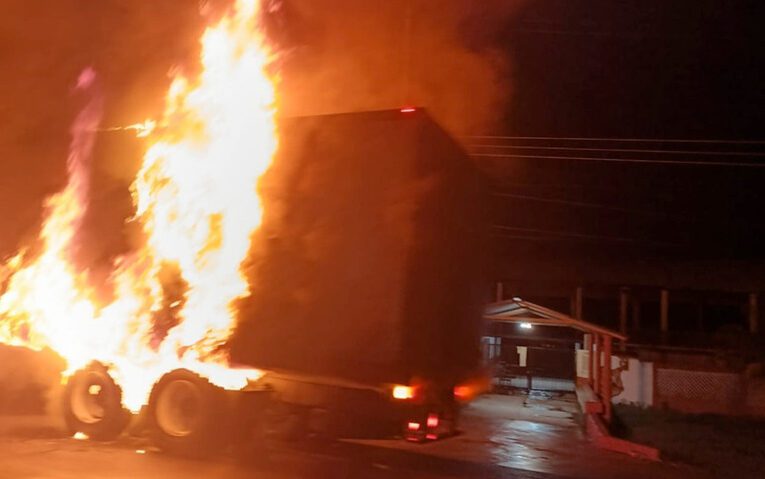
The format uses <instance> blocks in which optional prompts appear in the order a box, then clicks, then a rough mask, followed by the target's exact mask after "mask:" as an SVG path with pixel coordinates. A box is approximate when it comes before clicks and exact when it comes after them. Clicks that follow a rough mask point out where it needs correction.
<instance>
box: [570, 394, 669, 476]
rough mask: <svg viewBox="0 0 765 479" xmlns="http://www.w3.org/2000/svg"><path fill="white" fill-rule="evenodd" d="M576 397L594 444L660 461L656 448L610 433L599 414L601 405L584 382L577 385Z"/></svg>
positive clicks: (659, 454)
mask: <svg viewBox="0 0 765 479" xmlns="http://www.w3.org/2000/svg"><path fill="white" fill-rule="evenodd" d="M576 398H577V401H578V402H579V407H580V409H581V410H582V413H583V414H584V422H585V424H584V426H585V430H586V431H587V436H588V437H589V438H590V440H591V441H592V443H593V444H595V446H597V447H599V448H601V449H606V450H608V451H614V452H620V453H622V454H629V455H630V456H632V457H639V458H642V459H647V460H649V461H657V462H658V461H661V453H660V451H659V450H658V449H657V448H655V447H651V446H646V445H645V444H638V443H635V442H632V441H628V440H626V439H621V438H618V437H614V436H612V435H611V433H610V432H609V431H608V427H606V424H605V423H604V422H603V418H602V417H601V414H602V413H603V405H602V404H601V403H600V401H598V400H597V397H596V396H595V394H594V393H593V392H592V389H591V388H590V387H589V386H587V385H584V384H583V385H579V386H577V388H576Z"/></svg>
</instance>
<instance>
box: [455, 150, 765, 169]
mask: <svg viewBox="0 0 765 479" xmlns="http://www.w3.org/2000/svg"><path fill="white" fill-rule="evenodd" d="M470 156H473V157H482V158H510V159H512V158H520V159H534V158H537V159H547V160H573V161H595V162H602V163H637V164H660V165H678V166H736V167H748V168H765V163H742V162H732V161H730V162H728V161H694V160H690V161H673V160H647V159H638V158H594V157H591V156H548V155H510V154H499V153H470Z"/></svg>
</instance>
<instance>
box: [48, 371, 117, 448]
mask: <svg viewBox="0 0 765 479" xmlns="http://www.w3.org/2000/svg"><path fill="white" fill-rule="evenodd" d="M63 413H64V421H65V423H66V427H67V430H68V432H69V433H70V434H72V435H74V434H76V433H81V434H85V435H86V436H87V437H88V438H90V439H93V440H95V441H111V440H114V439H116V438H117V437H118V436H119V435H120V434H122V431H123V430H124V429H125V428H126V427H127V425H128V423H129V422H130V417H131V414H130V412H129V411H128V410H127V409H125V408H124V407H123V406H122V389H120V387H119V386H118V385H117V383H115V382H114V380H113V379H112V377H111V376H110V375H109V371H108V369H107V368H106V366H104V365H103V364H101V363H98V362H93V363H90V364H89V365H88V366H86V367H85V368H83V369H80V370H78V371H77V372H75V373H74V374H73V375H72V376H71V377H70V378H69V380H68V381H67V383H66V388H65V390H64V398H63Z"/></svg>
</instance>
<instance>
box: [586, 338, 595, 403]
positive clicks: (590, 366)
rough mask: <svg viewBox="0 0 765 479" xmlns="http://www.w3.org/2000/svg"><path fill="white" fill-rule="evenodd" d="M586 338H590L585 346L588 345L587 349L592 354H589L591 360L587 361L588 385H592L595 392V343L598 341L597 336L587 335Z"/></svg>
mask: <svg viewBox="0 0 765 479" xmlns="http://www.w3.org/2000/svg"><path fill="white" fill-rule="evenodd" d="M585 337H589V341H585V344H587V343H589V344H587V349H588V351H589V352H590V354H589V356H588V357H589V360H588V361H587V384H589V385H590V388H592V390H593V391H594V390H595V380H594V379H595V378H594V373H595V367H594V364H595V341H596V340H597V339H596V338H597V336H596V335H594V334H586V335H585Z"/></svg>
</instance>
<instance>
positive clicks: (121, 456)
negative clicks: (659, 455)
mask: <svg viewBox="0 0 765 479" xmlns="http://www.w3.org/2000/svg"><path fill="white" fill-rule="evenodd" d="M254 456H256V457H251V458H247V457H235V456H234V455H230V454H228V455H225V456H222V457H218V458H214V459H209V460H192V459H185V458H178V457H173V456H169V455H167V454H164V453H161V452H159V451H156V450H153V449H151V448H149V447H146V446H145V445H144V444H142V442H141V441H139V440H132V439H126V440H122V441H120V442H118V443H112V444H98V443H93V442H90V441H77V440H74V439H70V438H51V437H48V438H45V437H42V438H41V437H36V438H32V437H3V438H0V479H33V478H34V479H43V478H45V479H48V478H51V479H54V478H55V479H75V478H76V479H103V478H110V479H111V478H113V479H123V478H124V479H128V478H129V479H212V478H216V479H217V478H230V479H239V478H262V479H277V478H278V479H287V478H289V479H292V478H317V479H324V478H326V479H330V478H331V479H344V478H369V479H383V478H394V477H395V478H397V479H406V478H421V479H431V478H462V477H464V478H476V477H481V478H496V479H505V478H523V479H532V478H533V479H538V478H559V477H562V476H554V475H548V474H541V473H536V472H530V471H522V470H516V469H512V468H507V467H500V466H489V465H481V464H476V463H471V462H466V461H458V460H449V459H443V458H436V457H432V456H428V455H423V454H418V453H412V452H408V451H399V450H394V449H388V448H376V447H369V446H362V445H353V444H334V445H330V444H323V445H302V446H300V447H295V446H289V447H286V446H280V447H279V448H277V449H271V450H269V451H268V452H267V453H266V454H262V455H258V454H254ZM258 456H259V457H258Z"/></svg>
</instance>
